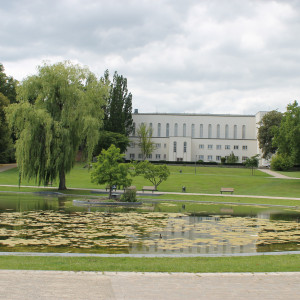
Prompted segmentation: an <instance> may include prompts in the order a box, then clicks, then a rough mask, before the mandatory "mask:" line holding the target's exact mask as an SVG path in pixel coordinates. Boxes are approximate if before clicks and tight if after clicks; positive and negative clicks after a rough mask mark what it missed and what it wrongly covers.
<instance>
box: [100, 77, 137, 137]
mask: <svg viewBox="0 0 300 300" xmlns="http://www.w3.org/2000/svg"><path fill="white" fill-rule="evenodd" d="M108 77H109V73H108V71H106V72H105V78H106V80H107V79H108ZM104 129H105V130H106V131H112V132H116V133H120V134H124V135H126V136H128V135H129V134H130V133H131V132H132V129H133V121H132V94H131V93H128V89H127V79H126V78H125V77H123V76H122V75H118V73H117V72H115V74H114V77H113V82H112V83H111V85H110V91H109V97H108V99H107V104H106V107H105V117H104Z"/></svg>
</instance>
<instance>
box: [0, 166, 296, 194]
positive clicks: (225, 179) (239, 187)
mask: <svg viewBox="0 0 300 300" xmlns="http://www.w3.org/2000/svg"><path fill="white" fill-rule="evenodd" d="M170 170H171V175H170V177H169V179H168V180H167V181H166V182H163V183H162V184H161V185H160V186H159V190H160V191H164V192H181V191H182V187H183V186H185V187H186V191H187V192H190V193H208V194H219V193H220V187H233V188H234V189H235V194H239V195H262V196H280V197H299V195H300V180H297V179H295V180H293V179H291V180H285V179H275V178H272V177H270V176H268V175H267V174H265V173H263V172H261V171H259V170H256V171H255V174H254V176H252V175H251V170H249V169H245V168H225V167H223V168H222V167H197V169H196V174H195V167H191V166H170ZM179 170H182V173H180V172H179ZM0 184H11V185H13V184H18V171H17V169H12V170H9V171H6V172H2V173H0ZM34 184H35V182H34V181H31V182H27V181H23V182H22V185H34ZM66 184H67V187H68V188H75V187H76V188H90V189H97V188H103V187H104V186H103V185H102V186H98V185H96V184H93V183H91V181H90V171H89V170H88V169H87V168H83V165H82V164H77V165H76V166H75V167H74V169H73V170H72V171H71V172H70V174H68V175H67V178H66ZM150 184H151V183H150V182H149V181H147V180H145V179H144V178H142V177H141V176H139V177H135V178H134V181H133V185H135V186H136V187H137V189H138V190H141V189H142V187H143V186H144V185H150ZM54 185H55V183H54Z"/></svg>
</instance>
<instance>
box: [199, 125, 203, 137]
mask: <svg viewBox="0 0 300 300" xmlns="http://www.w3.org/2000/svg"><path fill="white" fill-rule="evenodd" d="M200 137H201V138H203V124H200Z"/></svg>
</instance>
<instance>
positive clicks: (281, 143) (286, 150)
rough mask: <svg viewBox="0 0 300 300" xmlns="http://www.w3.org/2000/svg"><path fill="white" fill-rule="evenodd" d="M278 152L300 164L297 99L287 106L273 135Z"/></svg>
mask: <svg viewBox="0 0 300 300" xmlns="http://www.w3.org/2000/svg"><path fill="white" fill-rule="evenodd" d="M274 144H275V145H276V146H277V147H278V153H279V154H281V155H283V156H288V157H290V158H291V159H292V162H293V164H300V107H299V106H298V103H297V101H294V103H292V104H289V105H288V106H287V111H286V112H285V113H284V114H283V116H282V120H281V123H280V126H279V128H278V130H277V132H276V134H275V137H274Z"/></svg>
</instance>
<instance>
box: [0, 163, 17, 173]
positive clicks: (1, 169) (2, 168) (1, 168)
mask: <svg viewBox="0 0 300 300" xmlns="http://www.w3.org/2000/svg"><path fill="white" fill-rule="evenodd" d="M16 167H17V164H1V165H0V172H4V171H7V170H10V169H13V168H16Z"/></svg>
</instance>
